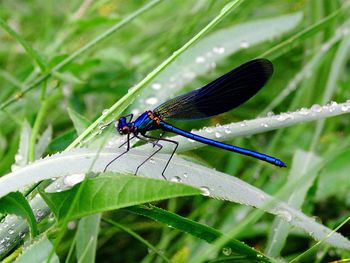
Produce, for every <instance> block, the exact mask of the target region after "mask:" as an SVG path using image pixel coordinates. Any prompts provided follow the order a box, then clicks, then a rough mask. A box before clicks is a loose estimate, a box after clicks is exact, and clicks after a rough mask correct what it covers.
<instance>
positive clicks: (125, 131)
mask: <svg viewBox="0 0 350 263" xmlns="http://www.w3.org/2000/svg"><path fill="white" fill-rule="evenodd" d="M122 133H123V134H128V133H129V127H128V126H124V127H123V128H122Z"/></svg>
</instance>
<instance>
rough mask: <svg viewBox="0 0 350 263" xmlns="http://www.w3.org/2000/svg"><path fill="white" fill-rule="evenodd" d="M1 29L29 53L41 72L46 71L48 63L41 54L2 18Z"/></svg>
mask: <svg viewBox="0 0 350 263" xmlns="http://www.w3.org/2000/svg"><path fill="white" fill-rule="evenodd" d="M0 27H2V29H4V30H5V31H6V32H7V33H8V34H9V35H10V36H12V37H13V38H14V39H15V40H16V41H17V42H18V43H19V44H20V45H21V46H22V47H23V48H24V50H25V51H26V52H27V54H28V55H29V56H30V57H31V58H32V59H33V60H34V62H35V63H36V64H37V65H38V66H39V68H40V70H41V71H45V69H46V63H45V62H44V60H43V59H42V57H41V56H40V54H39V53H38V52H37V51H35V50H34V48H32V46H31V45H29V43H28V42H27V41H26V40H25V39H24V38H23V37H21V36H20V35H19V34H18V33H17V32H16V31H14V30H13V29H12V28H11V27H10V26H9V25H8V24H7V23H6V22H5V21H4V20H3V19H2V18H1V17H0Z"/></svg>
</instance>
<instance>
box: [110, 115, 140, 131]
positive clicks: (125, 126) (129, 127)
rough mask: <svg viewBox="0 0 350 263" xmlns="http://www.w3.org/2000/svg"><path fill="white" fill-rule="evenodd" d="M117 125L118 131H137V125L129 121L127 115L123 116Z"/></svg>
mask: <svg viewBox="0 0 350 263" xmlns="http://www.w3.org/2000/svg"><path fill="white" fill-rule="evenodd" d="M115 127H116V128H117V130H118V132H119V133H120V134H121V135H123V134H129V133H132V132H135V130H136V129H135V126H134V123H133V122H127V121H126V118H125V117H121V118H120V119H119V120H118V122H116V124H115Z"/></svg>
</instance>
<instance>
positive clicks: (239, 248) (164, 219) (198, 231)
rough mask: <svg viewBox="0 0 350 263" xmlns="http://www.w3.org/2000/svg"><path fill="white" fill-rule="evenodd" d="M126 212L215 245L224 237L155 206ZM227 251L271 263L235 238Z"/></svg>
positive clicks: (227, 246) (134, 208)
mask: <svg viewBox="0 0 350 263" xmlns="http://www.w3.org/2000/svg"><path fill="white" fill-rule="evenodd" d="M125 210H127V211H130V212H133V213H136V214H139V215H143V216H146V217H148V218H151V219H153V220H155V221H158V222H161V223H163V224H166V225H168V226H170V227H173V228H175V229H178V230H180V231H183V232H186V233H189V234H191V235H192V236H195V237H197V238H200V239H202V240H205V241H206V242H208V243H213V242H214V241H215V240H216V239H218V238H220V237H222V236H223V234H222V233H221V232H220V231H218V230H216V229H214V228H212V227H209V226H207V225H203V224H200V223H197V222H195V221H192V220H190V219H187V218H185V217H182V216H179V215H177V214H174V213H171V212H169V211H166V210H163V209H160V208H157V207H155V206H150V207H146V206H133V207H129V208H126V209H125ZM225 249H226V250H227V251H232V253H236V254H239V255H244V256H246V257H247V259H249V260H254V259H255V260H259V261H262V262H270V260H269V259H268V258H267V257H265V256H264V255H263V254H261V253H259V252H257V251H256V250H254V249H253V248H251V247H249V246H247V245H245V244H244V243H242V242H240V241H238V240H236V239H234V238H230V239H229V240H228V242H227V243H226V244H225ZM230 254H231V252H230Z"/></svg>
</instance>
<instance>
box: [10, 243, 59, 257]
mask: <svg viewBox="0 0 350 263" xmlns="http://www.w3.org/2000/svg"><path fill="white" fill-rule="evenodd" d="M52 249H53V246H52V244H51V242H50V240H48V239H47V238H44V239H41V240H39V241H37V242H35V243H34V244H32V245H30V246H29V247H28V248H27V249H26V250H25V251H24V252H23V253H22V254H21V255H20V256H19V257H18V258H17V260H16V261H15V262H16V263H27V262H37V263H43V262H47V259H48V257H49V255H50V253H51V251H52ZM49 262H50V263H58V262H60V261H59V259H58V256H57V255H56V254H54V255H53V256H52V257H51V260H50V261H49Z"/></svg>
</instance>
